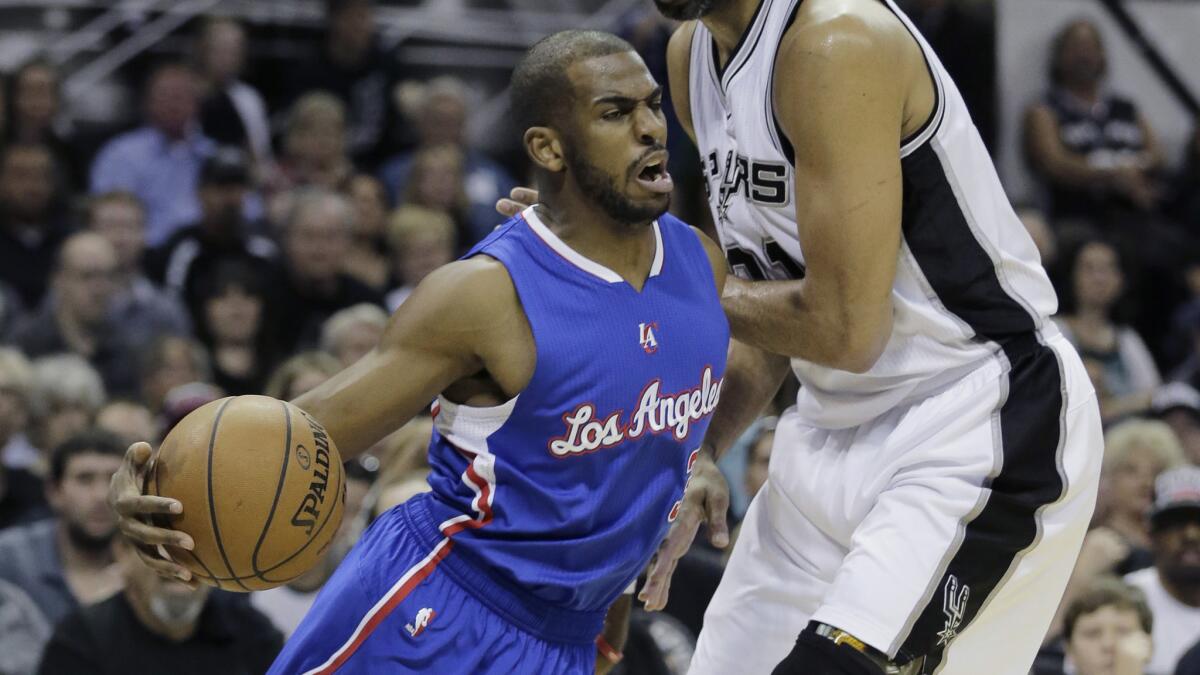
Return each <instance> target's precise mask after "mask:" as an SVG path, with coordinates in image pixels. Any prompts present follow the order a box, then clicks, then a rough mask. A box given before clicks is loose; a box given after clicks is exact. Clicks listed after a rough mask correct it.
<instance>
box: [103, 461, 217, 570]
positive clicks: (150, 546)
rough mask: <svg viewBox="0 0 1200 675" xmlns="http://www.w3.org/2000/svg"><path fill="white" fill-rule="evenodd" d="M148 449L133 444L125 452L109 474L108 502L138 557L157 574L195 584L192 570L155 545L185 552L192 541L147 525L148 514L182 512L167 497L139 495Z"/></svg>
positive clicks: (179, 533)
mask: <svg viewBox="0 0 1200 675" xmlns="http://www.w3.org/2000/svg"><path fill="white" fill-rule="evenodd" d="M151 454H152V452H151V449H150V444H149V443H134V444H133V445H131V446H129V450H127V451H126V452H125V461H124V462H122V463H121V468H120V469H118V470H117V472H116V473H115V474H113V477H112V482H111V483H109V487H108V503H109V505H111V506H112V508H113V510H114V511H116V513H117V527H119V528H120V529H121V532H122V533H123V534H124V535H125V536H126V537H128V538H129V539H130V541H132V542H133V543H134V544H135V545H136V546H135V548H136V550H137V553H138V556H139V557H140V558H141V559H142V562H144V563H146V565H147V566H149V567H150V568H151V569H153V570H154V571H155V572H157V573H158V574H159V575H161V576H163V577H167V578H172V579H178V580H180V581H184V582H187V583H189V584H191V585H192V586H195V585H196V582H195V580H193V579H192V573H191V571H189V570H188V569H187V568H186V567H184V566H182V565H178V564H176V563H174V562H172V561H171V560H169V559H167V558H166V557H165V556H163V555H162V553H161V549H159V546H175V547H178V548H181V549H184V550H187V551H190V550H192V549H193V548H195V546H196V544H195V542H193V541H192V538H191V537H189V536H188V535H187V534H186V533H184V532H179V531H178V530H169V529H166V528H162V527H154V526H153V525H149V524H147V523H146V522H145V521H148V520H149V519H150V518H151V517H152V516H154V515H158V514H163V515H178V514H181V513H183V504H181V503H180V502H179V500H177V499H171V498H169V497H155V496H151V495H144V494H142V490H141V486H142V485H144V484H145V479H146V470H147V467H148V466H149V465H150V456H151Z"/></svg>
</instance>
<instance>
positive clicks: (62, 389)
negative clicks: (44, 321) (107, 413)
mask: <svg viewBox="0 0 1200 675" xmlns="http://www.w3.org/2000/svg"><path fill="white" fill-rule="evenodd" d="M106 396H107V394H106V392H105V391H104V382H103V381H102V380H101V379H100V374H99V373H97V372H96V369H95V368H93V367H92V366H91V364H89V363H88V362H87V361H86V360H84V358H83V357H81V356H79V355H77V354H56V355H53V356H45V357H42V358H40V359H37V360H36V361H34V362H33V387H32V389H31V390H30V396H29V420H30V425H29V437H30V440H31V441H33V443H34V446H35V447H37V448H41V449H42V450H40V451H38V453H37V454H36V456H35V458H34V462H33V463H32V464H30V465H29V467H28V468H29V469H30V470H31V471H33V472H34V473H36V474H38V475H44V474H45V473H46V471H47V468H48V467H47V460H48V459H50V457H49V454H50V451H51V450H52V449H54V448H56V447H58V446H59V445H60V444H62V443H63V442H65V441H66V440H67V439H69V438H71V437H72V436H74V435H76V434H78V433H80V432H82V431H84V430H86V429H88V428H89V427H91V426H92V422H93V420H95V418H96V413H97V412H99V410H100V407H101V406H103V405H104V401H105V399H106Z"/></svg>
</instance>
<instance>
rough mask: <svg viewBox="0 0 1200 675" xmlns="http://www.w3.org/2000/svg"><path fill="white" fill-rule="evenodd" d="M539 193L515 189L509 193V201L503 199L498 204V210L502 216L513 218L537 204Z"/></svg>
mask: <svg viewBox="0 0 1200 675" xmlns="http://www.w3.org/2000/svg"><path fill="white" fill-rule="evenodd" d="M537 200H538V191H537V190H534V189H532V188H527V187H519V188H513V190H512V192H511V193H509V195H508V199H501V200H499V201H497V202H496V210H497V211H499V212H500V215H502V216H507V217H509V218H512V217H513V216H515V215H517V214H518V213H520V212H522V211H524V210H525V209H526V208H528V207H530V206H533V205H534V204H536V203H537Z"/></svg>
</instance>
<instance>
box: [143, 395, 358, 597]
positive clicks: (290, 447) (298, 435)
mask: <svg viewBox="0 0 1200 675" xmlns="http://www.w3.org/2000/svg"><path fill="white" fill-rule="evenodd" d="M145 487H146V489H145V492H146V494H150V495H161V496H163V497H171V498H173V499H178V500H179V501H180V502H181V503H182V504H183V513H182V514H178V515H157V516H155V518H154V521H155V524H156V525H158V526H160V527H167V528H171V529H174V530H181V531H183V532H186V533H187V534H188V535H190V536H191V537H192V539H193V541H195V542H196V547H195V549H194V550H192V551H186V550H184V549H181V548H177V547H173V546H167V547H166V551H167V553H168V555H170V557H171V559H172V560H175V561H176V562H178V563H179V564H181V565H183V566H185V567H187V568H188V569H189V570H191V572H192V574H193V575H195V577H196V578H197V579H199V580H200V581H202V582H204V583H207V584H210V585H213V586H216V587H218V588H223V589H225V590H229V591H258V590H265V589H267V588H272V587H275V586H279V585H280V584H284V583H287V582H288V581H291V580H292V579H295V578H296V577H298V576H300V575H301V574H304V573H305V572H307V571H308V570H310V569H312V567H313V566H314V565H316V563H317V561H318V560H320V559H321V556H323V555H324V554H325V551H326V549H328V548H329V544H330V543H331V542H332V541H333V537H334V535H335V534H337V531H338V528H339V526H340V525H341V522H342V511H343V508H344V506H345V501H346V478H345V475H344V474H343V473H342V460H341V456H340V455H339V454H338V451H337V447H336V446H334V444H333V441H332V440H331V439H330V438H329V435H328V434H327V433H326V432H325V428H324V427H322V426H321V424H320V423H319V422H317V421H316V420H314V419H313V418H311V417H309V416H308V414H307V413H305V412H304V411H303V410H300V409H299V408H297V407H295V406H293V405H292V404H290V403H287V402H286V401H279V400H276V399H273V398H270V397H268V396H237V397H229V398H224V399H221V400H219V401H213V402H211V403H208V404H206V405H204V406H201V407H200V408H197V409H196V410H194V411H192V412H191V413H190V414H189V415H188V416H187V417H184V418H183V420H181V421H180V422H179V424H178V425H176V426H175V428H174V429H172V430H171V433H169V434H168V435H167V437H166V439H164V440H163V443H162V446H161V447H160V448H159V450H158V453H157V455H156V456H155V458H154V461H153V463H152V465H151V467H150V470H149V471H148V472H147V476H146V486H145Z"/></svg>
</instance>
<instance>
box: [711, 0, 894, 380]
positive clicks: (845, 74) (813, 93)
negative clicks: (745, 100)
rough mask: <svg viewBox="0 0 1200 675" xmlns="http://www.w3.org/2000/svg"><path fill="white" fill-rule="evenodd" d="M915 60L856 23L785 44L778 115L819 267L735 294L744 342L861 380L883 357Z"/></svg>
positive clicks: (835, 23) (821, 25) (888, 34)
mask: <svg viewBox="0 0 1200 675" xmlns="http://www.w3.org/2000/svg"><path fill="white" fill-rule="evenodd" d="M909 56H910V55H908V54H905V52H904V44H903V42H902V41H901V40H900V39H898V38H897V37H896V36H895V35H894V34H893V31H888V30H880V28H879V27H878V26H874V25H871V24H870V23H869V22H868V20H866V19H864V18H861V17H857V16H838V17H833V18H830V19H826V20H821V21H810V22H806V23H805V24H804V25H802V26H801V25H797V27H796V28H793V29H792V30H791V31H790V32H789V33H788V35H786V36H785V37H784V39H783V41H782V43H781V45H780V49H779V54H778V56H777V63H776V68H775V72H776V73H778V75H777V76H776V79H775V101H774V104H775V111H776V115H777V117H778V118H779V123H780V126H781V127H782V130H783V132H784V134H785V135H786V136H787V138H788V139H789V140H790V141H791V144H792V146H793V148H794V149H795V192H794V194H793V199H795V204H796V221H797V229H798V235H799V238H800V244H801V246H802V248H803V250H804V257H805V262H806V263H807V266H808V267H807V273H806V276H805V278H804V279H803V280H801V281H769V282H758V283H746V282H742V281H740V280H731V281H730V282H729V283H728V284H727V287H726V290H725V298H724V305H725V311H726V314H727V315H728V316H729V320H730V324H731V326H732V328H733V333H734V336H735V337H737V338H738V339H739V340H742V341H743V342H747V343H749V344H751V345H754V346H756V347H759V348H761V349H763V350H766V351H770V352H774V353H777V354H782V355H785V356H791V357H798V358H802V359H805V360H808V361H812V362H814V363H819V364H821V365H825V366H828V367H831V368H838V369H841V370H848V371H852V372H865V371H867V370H869V369H870V368H871V366H872V365H874V363H875V361H876V360H877V359H878V358H879V355H880V354H881V353H882V352H883V350H884V347H885V346H886V345H887V341H888V338H889V337H890V335H891V330H892V300H891V291H892V284H893V281H894V278H895V274H896V262H897V257H898V254H899V247H900V218H901V195H902V181H901V173H900V145H901V138H902V133H903V131H902V127H903V124H904V121H905V97H906V89H905V84H904V83H905V81H906V80H907V78H906V77H904V76H903V75H904V70H905V69H906V68H907V67H908V66H907V65H905V64H906V63H907V62H909V61H910V60H911V59H908V58H907V57H909ZM906 59H907V60H906Z"/></svg>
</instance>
